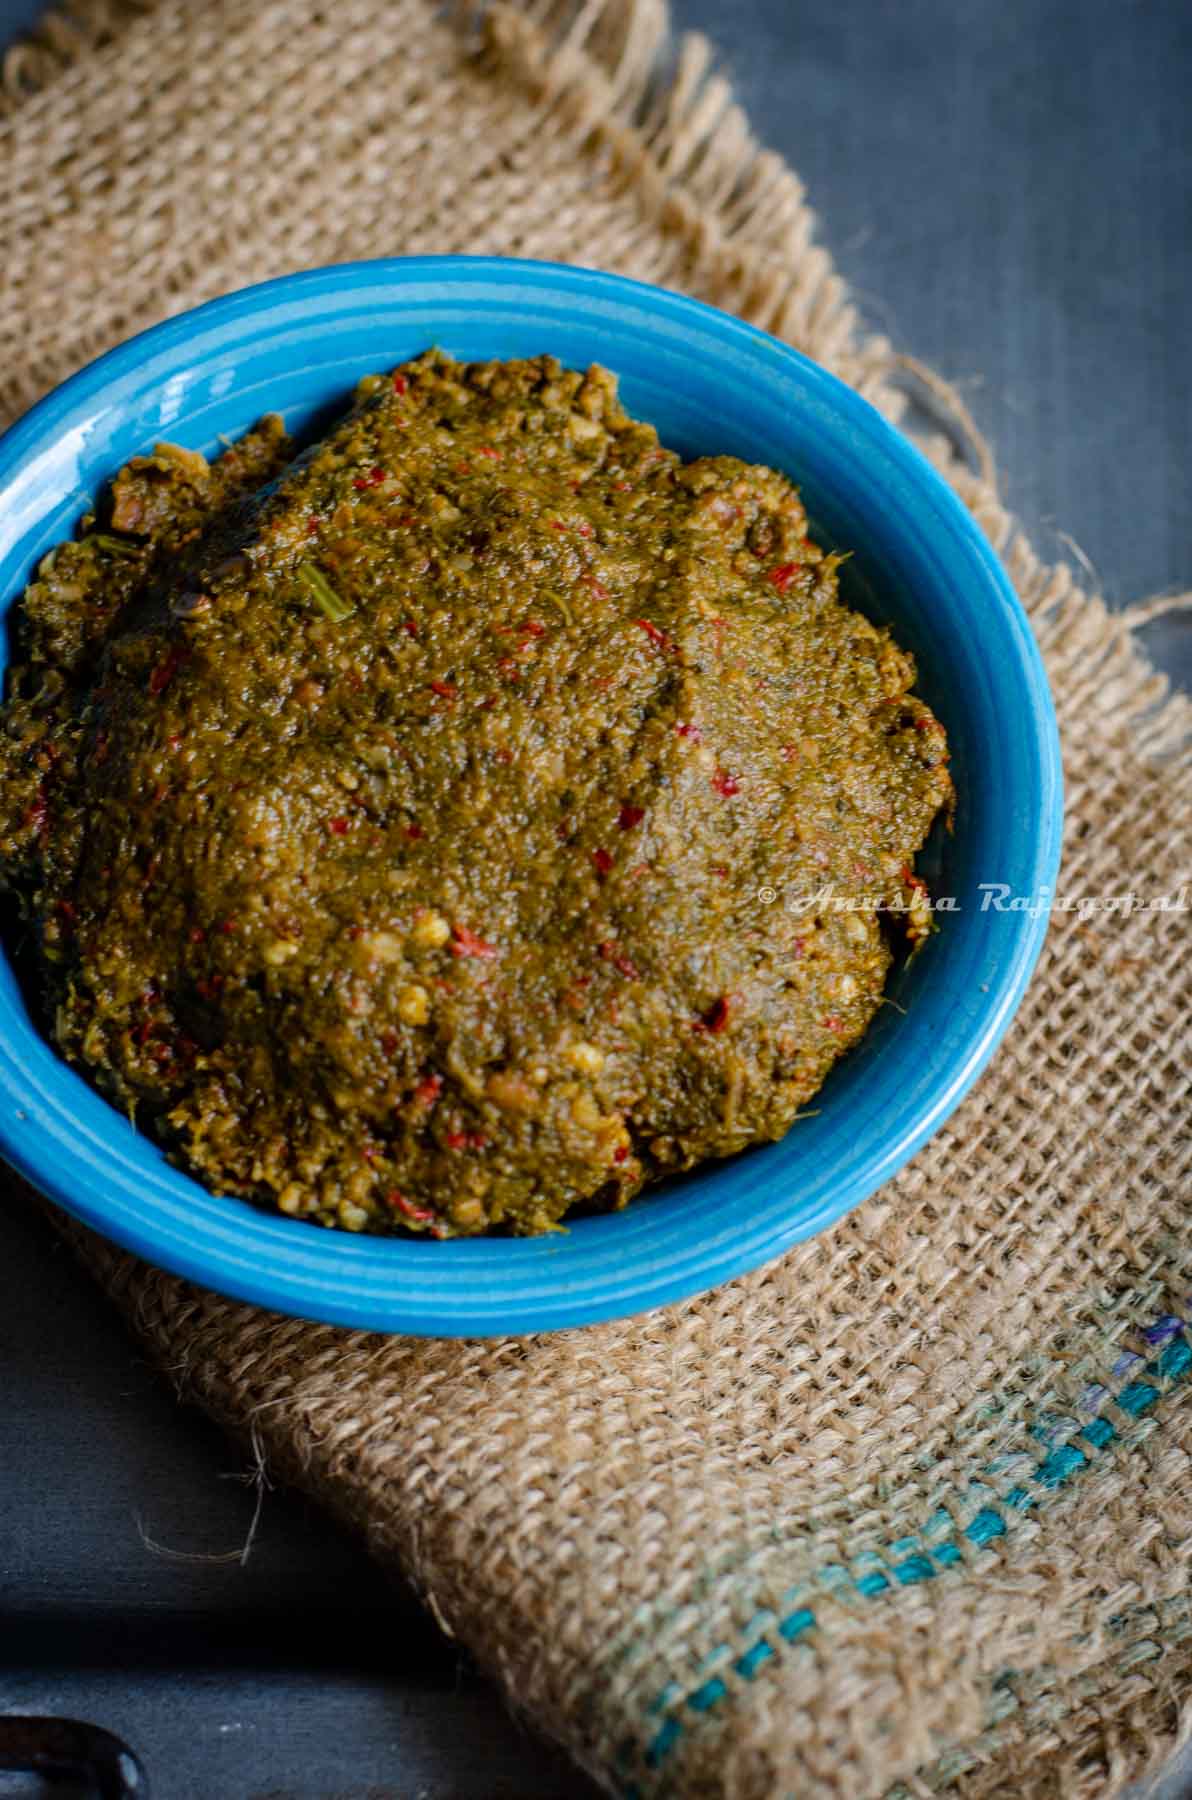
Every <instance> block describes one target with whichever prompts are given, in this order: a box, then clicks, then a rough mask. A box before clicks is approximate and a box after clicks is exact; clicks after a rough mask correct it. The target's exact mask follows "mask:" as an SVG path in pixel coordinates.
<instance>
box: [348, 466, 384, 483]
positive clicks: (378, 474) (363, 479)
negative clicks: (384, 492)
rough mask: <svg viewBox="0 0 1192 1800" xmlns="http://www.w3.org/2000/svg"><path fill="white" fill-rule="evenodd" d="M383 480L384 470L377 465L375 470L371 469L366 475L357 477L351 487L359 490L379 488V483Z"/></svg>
mask: <svg viewBox="0 0 1192 1800" xmlns="http://www.w3.org/2000/svg"><path fill="white" fill-rule="evenodd" d="M384 480H385V470H384V469H383V468H382V467H381V465H380V463H378V464H377V465H376V467H375V468H372V469H370V470H369V471H368V474H367V475H358V476H357V477H356V479H355V481H354V482H353V483H352V486H353V487H354V488H361V489H364V488H375V487H380V485H381V483H382V482H383V481H384Z"/></svg>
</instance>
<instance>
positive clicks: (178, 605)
mask: <svg viewBox="0 0 1192 1800" xmlns="http://www.w3.org/2000/svg"><path fill="white" fill-rule="evenodd" d="M839 561H840V558H839V557H837V556H836V555H830V554H826V553H825V552H824V551H823V550H822V549H821V548H819V547H818V546H817V545H816V544H815V543H813V542H812V541H811V539H810V538H809V536H808V525H807V519H806V516H805V513H804V510H803V507H802V504H801V502H800V499H799V495H798V492H797V490H796V489H795V488H794V487H793V486H792V484H791V483H790V481H788V480H787V479H786V477H785V476H783V475H780V474H777V473H775V471H774V470H772V469H767V468H759V467H751V466H749V465H747V464H745V463H743V462H739V461H736V460H735V459H733V458H731V457H725V456H713V457H703V458H700V459H699V460H697V461H695V462H690V463H684V462H682V461H681V460H680V459H679V457H678V456H676V455H675V454H673V453H672V452H671V451H669V450H667V449H665V448H664V447H663V446H662V445H660V443H659V441H658V437H657V434H656V432H655V431H654V430H653V428H652V427H651V426H649V425H646V424H643V423H641V422H640V421H637V420H634V419H631V418H630V417H628V416H627V414H626V413H625V412H624V410H623V409H622V407H621V405H620V403H619V400H618V397H617V384H616V380H615V378H614V377H613V376H612V375H611V374H609V373H608V372H607V371H606V370H603V369H600V368H591V369H589V370H588V371H587V372H586V373H579V372H577V371H574V370H570V369H566V368H563V367H562V366H561V365H560V364H559V363H558V362H557V361H555V360H554V358H552V357H549V356H537V357H531V358H529V359H528V360H525V361H514V362H480V363H468V364H465V363H460V362H457V361H454V360H453V359H452V358H451V357H449V356H447V355H444V354H443V353H442V352H440V351H437V350H432V351H428V352H427V353H426V354H424V355H422V356H419V357H418V358H416V359H415V360H414V361H412V362H409V363H406V364H404V365H403V366H402V367H401V368H399V369H398V370H397V371H396V372H394V373H393V374H390V375H386V376H376V377H370V378H368V379H366V380H365V381H363V382H361V383H360V386H359V389H358V391H357V395H356V399H355V404H354V406H353V408H352V410H351V411H350V412H349V413H348V414H347V416H346V417H345V418H344V419H343V421H342V423H340V424H339V425H337V426H336V427H335V428H334V429H333V430H332V431H331V432H330V434H329V435H328V436H327V437H325V438H324V439H323V440H322V441H321V442H320V443H318V444H317V445H315V446H314V447H313V448H311V449H309V450H307V451H306V452H305V453H304V454H302V455H299V456H298V457H297V458H296V459H295V458H294V457H293V447H292V446H291V444H290V443H289V442H288V440H287V438H286V436H285V433H284V430H283V427H282V424H281V421H280V420H279V419H277V418H272V417H271V418H267V419H265V420H264V421H263V422H262V423H261V424H260V425H259V426H258V427H257V428H256V429H255V430H253V431H252V432H250V433H249V434H248V435H247V436H246V437H244V438H243V439H241V440H240V441H239V442H238V443H235V444H233V445H231V446H230V447H229V448H228V450H227V451H226V453H225V454H224V455H222V456H220V457H219V458H218V460H217V461H215V462H214V463H208V462H207V461H206V459H205V458H203V457H202V456H199V455H197V454H195V453H194V452H191V451H187V450H182V449H179V448H177V447H175V446H171V445H166V444H161V445H158V446H157V448H156V450H155V451H154V453H153V454H152V455H149V456H139V457H136V458H134V459H133V461H132V462H131V463H130V464H129V465H128V466H127V467H126V468H125V469H123V470H122V471H121V472H120V473H119V474H118V475H117V476H116V478H115V480H114V481H113V483H112V485H111V489H110V492H109V493H108V494H107V495H105V497H104V499H103V500H102V502H100V503H99V505H98V507H97V512H96V514H94V515H89V516H88V517H87V518H86V519H84V520H83V522H82V526H81V530H80V535H79V536H78V537H77V538H76V539H75V540H74V541H72V542H70V543H67V544H63V545H60V546H59V547H58V548H57V549H56V550H54V551H52V552H51V553H50V554H49V555H48V556H47V557H46V558H45V559H44V560H43V562H42V564H41V566H40V569H39V570H38V573H37V577H36V579H35V580H34V581H33V583H32V585H31V586H30V587H29V589H28V590H27V592H26V594H25V596H24V599H23V602H22V603H21V605H20V606H19V608H18V609H17V611H16V614H15V621H14V628H13V629H14V645H15V653H14V666H13V668H12V671H11V675H10V681H9V694H8V699H7V701H6V704H5V707H4V713H3V726H4V730H3V748H2V754H0V871H2V877H3V880H4V883H5V885H6V886H7V887H8V888H9V889H10V890H11V891H12V892H13V893H14V894H15V895H16V897H17V899H18V902H19V905H20V909H21V912H22V914H23V917H24V919H25V920H26V921H27V923H29V924H31V925H32V926H33V927H34V934H33V935H34V938H35V942H36V946H37V949H36V956H37V964H38V968H39V970H40V978H41V981H42V986H43V993H44V1000H45V1007H46V1016H47V1019H48V1022H49V1030H50V1032H51V1035H52V1037H53V1040H54V1042H55V1043H56V1044H57V1046H58V1047H59V1049H60V1050H61V1051H62V1053H63V1055H64V1056H66V1057H67V1058H68V1059H69V1060H70V1061H71V1062H72V1063H73V1064H75V1065H76V1066H77V1067H78V1068H80V1069H81V1070H83V1071H84V1072H85V1073H86V1074H87V1075H88V1076H89V1078H90V1079H91V1080H92V1081H93V1082H94V1083H95V1085H96V1086H97V1087H98V1088H99V1089H100V1090H101V1091H102V1092H103V1093H104V1094H105V1095H107V1096H109V1097H110V1098H111V1099H112V1100H113V1101H114V1102H116V1103H117V1104H118V1105H120V1106H121V1107H123V1108H124V1109H126V1110H127V1112H128V1113H129V1114H130V1115H131V1116H132V1117H133V1118H134V1119H135V1121H137V1122H138V1123H144V1124H146V1125H147V1126H148V1127H149V1128H150V1129H151V1130H152V1131H153V1132H154V1133H155V1134H156V1135H157V1136H158V1137H159V1139H160V1140H161V1141H162V1142H163V1143H164V1144H165V1145H166V1146H167V1147H168V1148H169V1150H170V1152H171V1154H172V1155H173V1156H174V1157H175V1158H176V1159H177V1160H178V1161H179V1162H180V1163H181V1164H182V1165H183V1166H184V1167H186V1168H188V1169H189V1170H190V1171H192V1172H193V1173H194V1174H195V1175H197V1176H198V1178H199V1179H200V1180H201V1181H203V1182H204V1183H205V1184H206V1185H207V1186H208V1187H210V1188H211V1189H213V1190H214V1191H216V1192H219V1193H226V1194H235V1195H242V1196H244V1197H245V1198H246V1199H251V1200H255V1201H259V1202H262V1203H265V1204H267V1205H273V1206H276V1207H279V1208H280V1209H281V1211H282V1212H283V1213H288V1214H291V1215H294V1216H296V1217H299V1218H303V1219H308V1220H312V1221H316V1222H318V1223H320V1224H323V1225H337V1226H342V1227H346V1228H347V1229H348V1230H352V1231H359V1230H369V1231H385V1232H392V1231H402V1232H415V1233H425V1234H429V1235H431V1236H434V1237H438V1238H445V1237H455V1236H461V1235H471V1234H475V1233H478V1232H484V1231H490V1230H496V1229H503V1230H513V1231H517V1232H540V1231H545V1230H548V1229H550V1228H552V1227H554V1226H556V1225H557V1224H558V1222H559V1221H560V1220H561V1219H563V1218H564V1216H565V1215H566V1214H567V1213H569V1212H570V1211H571V1210H572V1209H573V1208H576V1207H584V1208H609V1207H616V1206H620V1205H623V1204H624V1203H625V1202H626V1201H627V1200H629V1199H630V1198H631V1197H632V1196H633V1195H634V1194H636V1193H637V1192H638V1190H639V1189H640V1188H641V1187H642V1186H643V1185H644V1184H646V1183H649V1182H654V1181H656V1180H658V1179H659V1178H661V1177H663V1176H665V1175H667V1174H669V1173H672V1172H674V1171H677V1170H682V1169H686V1168H689V1167H690V1166H691V1165H693V1164H695V1163H698V1162H701V1161H703V1160H704V1159H706V1158H709V1157H722V1156H727V1155H730V1154H732V1153H733V1152H736V1151H739V1150H742V1149H744V1148H745V1147H746V1146H747V1145H750V1144H755V1143H758V1142H759V1141H763V1140H767V1139H775V1138H778V1137H781V1136H782V1135H783V1133H784V1132H786V1131H787V1129H788V1128H789V1127H790V1125H791V1124H792V1122H793V1121H794V1120H795V1118H796V1117H797V1116H798V1113H799V1111H800V1109H801V1108H802V1107H803V1106H804V1105H805V1104H806V1102H807V1101H808V1100H809V1099H810V1097H811V1096H812V1095H813V1094H814V1093H815V1091H816V1089H817V1088H818V1087H819V1086H820V1084H821V1082H822V1081H823V1079H824V1077H825V1075H826V1074H827V1073H828V1071H829V1069H830V1068H831V1066H832V1064H833V1063H834V1062H835V1061H836V1060H837V1059H838V1057H840V1055H841V1054H842V1052H844V1051H845V1050H846V1049H847V1048H848V1047H849V1046H850V1045H851V1044H854V1043H855V1042H856V1041H857V1039H858V1038H860V1036H861V1035H862V1033H863V1032H864V1031H865V1029H866V1026H867V1025H868V1023H869V1021H870V1020H871V1019H872V1017H873V1015H874V1012H875V1009H876V1008H877V1007H878V1005H879V1004H880V1003H881V999H882V987H883V983H884V981H885V978H886V975H887V971H888V969H889V966H890V963H891V958H892V954H893V949H892V942H893V939H894V937H895V935H896V934H897V933H900V932H901V933H905V934H907V935H908V936H909V938H910V940H911V942H912V943H914V942H916V941H917V940H918V939H920V938H921V937H922V936H924V935H925V933H926V931H927V929H928V925H929V914H928V909H927V906H926V903H925V899H924V894H923V884H922V882H921V881H920V880H919V879H918V877H916V876H915V875H914V873H913V858H914V855H915V853H916V851H917V850H918V849H919V848H920V847H921V845H922V843H923V840H924V838H925V836H926V834H927V832H928V830H929V828H930V826H931V824H932V821H933V820H934V819H935V817H936V815H937V814H938V813H940V811H941V809H947V808H948V807H949V806H950V801H951V792H952V790H951V783H950V780H949V776H948V769H947V745H946V741H945V735H944V732H943V729H942V727H941V726H940V724H939V723H938V721H937V720H936V719H935V717H934V716H933V715H932V713H931V712H930V711H929V709H928V708H927V707H926V706H925V705H924V703H923V702H922V701H921V700H919V699H917V698H916V697H915V695H914V694H913V693H912V692H911V687H912V683H913V681H914V675H915V671H914V665H913V663H912V660H911V658H910V656H909V655H907V654H906V652H905V651H903V650H901V649H900V648H899V647H898V645H897V644H896V643H895V642H894V641H893V639H892V638H891V637H890V635H889V633H888V632H887V631H885V630H881V629H878V628H877V627H876V626H874V625H873V624H871V623H870V622H869V621H867V620H866V619H865V618H863V617H861V616H860V615H859V614H858V613H856V612H854V611H851V610H850V609H849V608H848V607H847V606H845V605H844V604H843V603H842V602H841V600H840V598H839V596H838V592H837V565H838V562H839ZM771 890H772V892H771ZM828 890H830V891H831V893H832V894H834V895H835V896H838V897H847V896H850V895H852V896H858V897H861V898H860V900H859V903H858V904H857V905H856V906H855V907H854V908H852V909H849V908H848V907H846V906H840V905H836V906H831V907H829V906H826V905H825V906H822V907H820V908H819V909H818V910H816V909H810V910H808V911H805V912H802V911H799V910H796V909H793V908H792V907H790V906H789V905H787V904H784V903H783V902H784V900H785V897H786V896H790V895H793V894H800V893H802V894H808V893H820V894H822V893H824V892H825V891H828ZM775 896H777V901H776V902H775ZM767 900H769V901H770V902H771V903H767Z"/></svg>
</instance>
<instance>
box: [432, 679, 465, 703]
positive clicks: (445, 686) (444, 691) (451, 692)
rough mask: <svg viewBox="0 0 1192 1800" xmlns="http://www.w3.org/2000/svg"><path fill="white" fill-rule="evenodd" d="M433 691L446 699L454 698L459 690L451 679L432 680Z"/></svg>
mask: <svg viewBox="0 0 1192 1800" xmlns="http://www.w3.org/2000/svg"><path fill="white" fill-rule="evenodd" d="M430 687H431V692H432V693H435V694H439V695H440V696H441V697H442V698H443V699H444V700H454V699H455V696H456V694H457V692H458V691H459V690H458V689H457V688H456V687H455V686H454V685H453V683H451V682H450V681H432V682H431V684H430Z"/></svg>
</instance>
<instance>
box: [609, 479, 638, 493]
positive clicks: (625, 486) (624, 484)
mask: <svg viewBox="0 0 1192 1800" xmlns="http://www.w3.org/2000/svg"><path fill="white" fill-rule="evenodd" d="M613 486H614V487H615V488H616V490H617V492H618V493H619V494H627V493H628V492H629V490H630V488H631V487H632V486H633V483H632V482H631V481H614V482H613Z"/></svg>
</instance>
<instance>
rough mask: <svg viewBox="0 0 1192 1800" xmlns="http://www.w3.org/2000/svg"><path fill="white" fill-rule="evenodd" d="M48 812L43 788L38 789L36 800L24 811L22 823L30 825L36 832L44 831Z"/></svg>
mask: <svg viewBox="0 0 1192 1800" xmlns="http://www.w3.org/2000/svg"><path fill="white" fill-rule="evenodd" d="M48 811H49V803H48V802H47V800H46V797H45V790H44V788H39V789H38V790H37V798H36V799H35V800H34V802H33V804H32V806H30V807H28V808H27V809H26V812H25V817H24V820H23V823H24V824H25V825H32V826H33V828H34V830H35V831H37V832H42V831H44V830H45V823H46V814H47V813H48Z"/></svg>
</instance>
